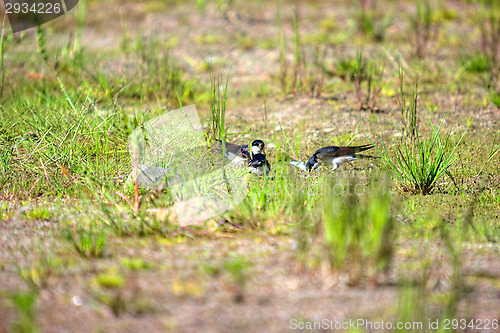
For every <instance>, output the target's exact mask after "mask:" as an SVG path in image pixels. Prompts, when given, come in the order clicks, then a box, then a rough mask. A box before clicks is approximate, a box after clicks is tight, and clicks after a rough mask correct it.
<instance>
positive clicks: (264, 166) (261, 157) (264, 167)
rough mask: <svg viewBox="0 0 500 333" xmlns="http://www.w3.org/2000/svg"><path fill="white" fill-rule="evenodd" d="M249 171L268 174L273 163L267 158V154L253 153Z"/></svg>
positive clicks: (255, 173)
mask: <svg viewBox="0 0 500 333" xmlns="http://www.w3.org/2000/svg"><path fill="white" fill-rule="evenodd" d="M248 171H249V172H251V173H253V174H254V175H258V176H260V175H262V174H264V175H267V174H268V173H269V172H270V171H271V164H270V163H269V162H268V160H267V159H266V155H265V154H262V153H258V154H253V156H252V159H251V160H250V162H248Z"/></svg>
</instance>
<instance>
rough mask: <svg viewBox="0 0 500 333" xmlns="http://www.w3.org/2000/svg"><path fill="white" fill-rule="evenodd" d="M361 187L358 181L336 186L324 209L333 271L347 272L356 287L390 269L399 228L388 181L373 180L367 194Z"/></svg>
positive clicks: (327, 245)
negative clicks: (366, 279)
mask: <svg viewBox="0 0 500 333" xmlns="http://www.w3.org/2000/svg"><path fill="white" fill-rule="evenodd" d="M359 185H360V184H358V183H357V181H356V180H355V179H354V178H348V179H347V180H346V183H345V184H342V183H336V184H334V186H332V194H330V196H329V197H328V198H327V200H326V203H325V208H324V212H325V217H324V227H323V228H324V236H323V242H324V244H325V247H326V250H327V256H328V258H329V259H330V261H331V264H332V267H333V268H335V269H340V270H345V271H347V274H348V276H349V283H350V284H352V285H356V284H358V283H359V282H360V280H363V279H364V276H365V274H367V275H372V276H373V275H375V274H377V273H379V272H381V271H383V270H386V269H387V268H388V267H389V265H390V264H391V259H392V252H393V245H394V237H395V228H396V225H395V221H394V218H393V217H392V214H393V212H391V205H392V204H391V201H392V199H391V196H390V193H389V191H388V189H389V187H388V186H387V184H384V180H377V179H373V180H372V182H371V184H370V185H369V187H368V190H367V191H366V192H365V193H360V192H361V191H363V187H362V186H359ZM363 194H364V200H362V199H360V197H363Z"/></svg>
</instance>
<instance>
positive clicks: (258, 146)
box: [252, 140, 265, 155]
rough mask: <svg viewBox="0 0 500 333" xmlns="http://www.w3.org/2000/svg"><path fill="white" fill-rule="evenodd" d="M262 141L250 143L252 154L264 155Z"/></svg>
mask: <svg viewBox="0 0 500 333" xmlns="http://www.w3.org/2000/svg"><path fill="white" fill-rule="evenodd" d="M264 145H265V144H264V141H262V140H253V142H252V154H254V155H257V154H264Z"/></svg>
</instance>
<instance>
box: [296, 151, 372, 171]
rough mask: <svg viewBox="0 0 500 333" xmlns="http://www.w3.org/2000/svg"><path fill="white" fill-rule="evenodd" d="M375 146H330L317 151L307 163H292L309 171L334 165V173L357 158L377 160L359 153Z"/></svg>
mask: <svg viewBox="0 0 500 333" xmlns="http://www.w3.org/2000/svg"><path fill="white" fill-rule="evenodd" d="M373 147H374V146H373V145H363V146H356V147H337V146H329V147H324V148H320V149H318V150H316V151H315V152H314V154H313V155H312V156H311V158H310V159H309V161H307V163H304V162H302V161H300V162H296V161H291V162H290V163H291V164H292V165H294V166H296V167H297V168H299V169H301V170H304V171H309V172H311V171H312V170H316V169H317V168H318V167H319V166H320V165H321V164H326V165H329V164H331V165H332V171H334V170H336V169H337V168H338V167H339V165H341V164H343V163H348V162H352V161H354V160H356V159H357V158H375V157H374V156H369V155H360V154H358V153H359V152H362V151H365V150H368V149H371V148H373Z"/></svg>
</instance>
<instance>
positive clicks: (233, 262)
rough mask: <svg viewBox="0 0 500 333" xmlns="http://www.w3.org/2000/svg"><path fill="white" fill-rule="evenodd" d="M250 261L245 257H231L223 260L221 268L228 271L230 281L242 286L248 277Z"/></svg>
mask: <svg viewBox="0 0 500 333" xmlns="http://www.w3.org/2000/svg"><path fill="white" fill-rule="evenodd" d="M250 267H251V263H250V261H248V259H247V258H245V257H236V256H235V257H232V258H229V259H227V260H226V261H224V264H223V268H224V270H225V271H226V272H228V273H229V276H230V278H231V280H232V282H234V283H236V284H237V285H239V286H241V287H244V286H245V285H246V283H247V279H248V271H249V269H250Z"/></svg>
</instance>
